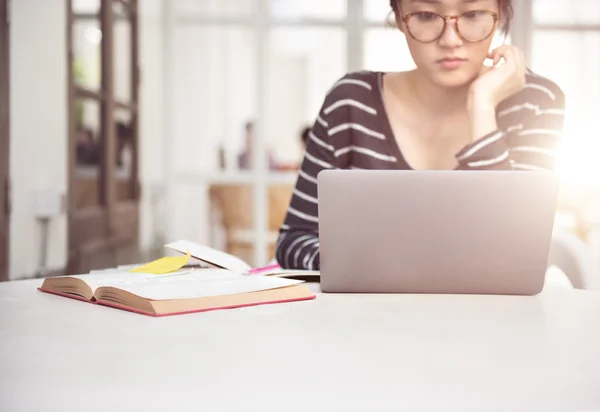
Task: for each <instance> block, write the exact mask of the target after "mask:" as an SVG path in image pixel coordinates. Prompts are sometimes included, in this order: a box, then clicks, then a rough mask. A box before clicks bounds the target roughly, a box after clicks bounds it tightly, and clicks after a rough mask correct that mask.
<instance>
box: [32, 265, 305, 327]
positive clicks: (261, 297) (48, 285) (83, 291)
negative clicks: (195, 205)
mask: <svg viewBox="0 0 600 412" xmlns="http://www.w3.org/2000/svg"><path fill="white" fill-rule="evenodd" d="M302 283H303V281H301V280H295V279H286V278H281V277H269V276H247V275H241V274H238V273H234V272H232V271H230V270H227V269H194V270H188V269H181V270H178V271H175V272H172V273H170V274H162V275H156V274H148V273H132V272H128V271H119V270H117V271H114V272H110V271H106V272H102V273H94V274H85V275H71V276H56V277H49V278H46V279H44V281H43V282H42V285H41V286H40V287H39V288H38V289H39V290H40V291H42V292H47V293H52V294H55V295H60V296H64V297H69V298H73V299H78V300H81V301H85V302H90V303H96V304H100V305H105V306H110V307H114V308H118V309H124V310H128V311H131V312H136V313H140V314H144V315H149V316H168V315H177V314H184V313H192V312H202V311H209V310H217V309H231V308H239V307H244V306H253V305H261V304H273V303H283V302H294V301H301V300H310V299H314V298H315V295H314V294H313V293H312V292H311V291H310V290H309V289H308V288H307V287H306V286H305V285H302Z"/></svg>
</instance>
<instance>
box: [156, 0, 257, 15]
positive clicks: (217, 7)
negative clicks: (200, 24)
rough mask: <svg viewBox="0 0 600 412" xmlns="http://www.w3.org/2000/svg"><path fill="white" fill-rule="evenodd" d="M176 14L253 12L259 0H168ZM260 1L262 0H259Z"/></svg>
mask: <svg viewBox="0 0 600 412" xmlns="http://www.w3.org/2000/svg"><path fill="white" fill-rule="evenodd" d="M168 1H169V2H170V3H172V5H173V6H172V7H173V10H175V14H176V15H180V16H181V15H186V14H196V15H204V16H239V15H248V14H252V13H254V11H255V10H256V9H257V7H256V5H257V1H259V0H168ZM260 1H262V0H260Z"/></svg>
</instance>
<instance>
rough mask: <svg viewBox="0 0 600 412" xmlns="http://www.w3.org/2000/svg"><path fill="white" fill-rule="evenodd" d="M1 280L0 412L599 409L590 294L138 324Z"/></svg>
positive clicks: (595, 314)
mask: <svg viewBox="0 0 600 412" xmlns="http://www.w3.org/2000/svg"><path fill="white" fill-rule="evenodd" d="M39 283H40V280H33V281H18V282H12V283H4V284H0V410H1V411H3V412H9V411H10V412H12V411H20V412H26V411H32V412H33V411H35V412H45V411H86V412H88V411H89V412H91V411H99V412H100V411H101V412H106V411H128V412H129V411H167V412H170V411H174V412H175V411H177V412H181V411H193V412H199V411H201V412H203V411H210V412H220V411H236V412H237V411H257V412H258V411H261V412H262V411H278V412H283V411H303V412H307V411H392V410H393V411H399V410H407V411H408V410H410V411H420V410H460V411H466V410H477V411H483V410H485V411H489V410H502V411H511V412H512V411H592V410H600V293H597V292H585V291H579V290H547V291H545V292H543V293H542V294H541V295H539V296H537V297H503V296H497V297H493V296H426V295H423V296H413V295H380V296H371V295H327V294H319V295H318V297H317V299H316V300H313V301H307V302H297V303H292V304H285V305H268V306H259V307H253V308H244V309H239V310H227V311H215V312H207V313H198V314H191V315H182V316H175V317H167V318H150V317H146V316H142V315H137V314H133V313H129V312H124V311H119V310H116V309H112V308H107V307H101V306H96V305H90V304H86V303H83V302H78V301H75V300H70V299H66V298H61V297H58V296H53V295H49V294H44V293H41V292H38V291H36V289H35V288H36V286H37V285H39Z"/></svg>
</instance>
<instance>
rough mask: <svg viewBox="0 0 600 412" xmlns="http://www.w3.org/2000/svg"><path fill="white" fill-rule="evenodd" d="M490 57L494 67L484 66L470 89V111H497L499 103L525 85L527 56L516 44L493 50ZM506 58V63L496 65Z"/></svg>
mask: <svg viewBox="0 0 600 412" xmlns="http://www.w3.org/2000/svg"><path fill="white" fill-rule="evenodd" d="M488 57H489V58H490V59H492V60H493V62H494V66H493V67H492V68H487V67H486V68H484V70H483V71H482V74H481V75H480V76H479V77H478V78H477V79H476V80H475V81H474V82H473V83H472V84H471V87H470V89H469V99H468V103H467V104H468V110H469V112H473V113H477V112H482V111H483V112H489V111H495V110H496V106H498V104H499V103H500V102H501V101H502V100H504V99H506V98H508V97H510V96H512V95H513V94H514V93H516V92H518V91H519V90H521V89H522V88H523V86H524V85H525V57H524V56H523V52H522V51H521V50H520V49H518V48H517V47H515V46H512V45H504V46H500V47H498V48H496V49H494V50H492V51H491V52H490V53H489V55H488ZM501 59H504V63H503V64H502V65H500V66H498V67H496V65H497V64H498V63H499V62H500V60H501Z"/></svg>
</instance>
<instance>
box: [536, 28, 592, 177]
mask: <svg viewBox="0 0 600 412" xmlns="http://www.w3.org/2000/svg"><path fill="white" fill-rule="evenodd" d="M590 50H600V32H565V31H536V32H534V33H533V44H532V56H531V58H532V60H531V61H532V64H531V68H532V70H534V71H535V72H537V73H539V74H541V75H543V76H545V77H548V78H550V79H552V80H553V81H555V82H556V83H558V85H559V86H560V87H561V88H562V89H563V91H564V92H565V94H566V102H567V103H566V104H567V113H566V118H565V121H566V124H565V138H564V144H563V149H562V152H561V155H560V156H561V157H560V159H559V161H560V163H561V168H562V172H563V174H564V176H565V177H566V178H567V179H569V180H575V181H576V183H582V182H584V181H589V180H592V181H595V182H600V167H599V165H600V163H598V161H597V159H595V157H597V153H599V152H600V140H599V139H598V138H597V135H594V134H593V132H591V131H593V130H596V124H597V117H598V107H600V76H598V73H600V54H598V53H590ZM556 56H560V64H557V61H556Z"/></svg>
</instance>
